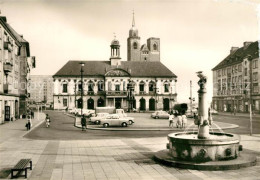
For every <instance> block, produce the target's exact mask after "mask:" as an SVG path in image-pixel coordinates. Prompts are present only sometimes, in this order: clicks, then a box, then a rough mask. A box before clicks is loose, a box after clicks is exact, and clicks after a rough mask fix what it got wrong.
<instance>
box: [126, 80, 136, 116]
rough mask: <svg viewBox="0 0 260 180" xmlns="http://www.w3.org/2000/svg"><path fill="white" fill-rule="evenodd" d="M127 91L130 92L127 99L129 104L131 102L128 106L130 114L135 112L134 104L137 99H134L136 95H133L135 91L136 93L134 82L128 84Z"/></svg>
mask: <svg viewBox="0 0 260 180" xmlns="http://www.w3.org/2000/svg"><path fill="white" fill-rule="evenodd" d="M127 90H128V96H127V98H128V102H129V104H128V112H130V111H131V110H133V107H134V106H133V103H134V99H135V97H134V93H133V91H134V84H133V81H131V80H130V81H129V83H128V84H127Z"/></svg>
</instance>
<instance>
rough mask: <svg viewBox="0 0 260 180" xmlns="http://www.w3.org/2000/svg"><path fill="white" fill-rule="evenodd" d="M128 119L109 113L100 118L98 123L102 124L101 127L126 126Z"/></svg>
mask: <svg viewBox="0 0 260 180" xmlns="http://www.w3.org/2000/svg"><path fill="white" fill-rule="evenodd" d="M128 123H129V121H128V119H126V118H120V117H119V115H118V114H110V115H108V116H106V118H104V119H101V122H100V124H101V125H103V127H105V128H106V127H108V126H122V127H126V126H127V125H128Z"/></svg>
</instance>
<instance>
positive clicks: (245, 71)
mask: <svg viewBox="0 0 260 180" xmlns="http://www.w3.org/2000/svg"><path fill="white" fill-rule="evenodd" d="M244 73H245V76H247V68H245V69H244Z"/></svg>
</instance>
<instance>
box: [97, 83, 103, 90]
mask: <svg viewBox="0 0 260 180" xmlns="http://www.w3.org/2000/svg"><path fill="white" fill-rule="evenodd" d="M98 91H104V84H103V82H99V83H98Z"/></svg>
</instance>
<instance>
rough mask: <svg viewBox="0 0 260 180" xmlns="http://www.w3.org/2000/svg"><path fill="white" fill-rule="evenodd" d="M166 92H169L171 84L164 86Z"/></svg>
mask: <svg viewBox="0 0 260 180" xmlns="http://www.w3.org/2000/svg"><path fill="white" fill-rule="evenodd" d="M164 92H169V84H164Z"/></svg>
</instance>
